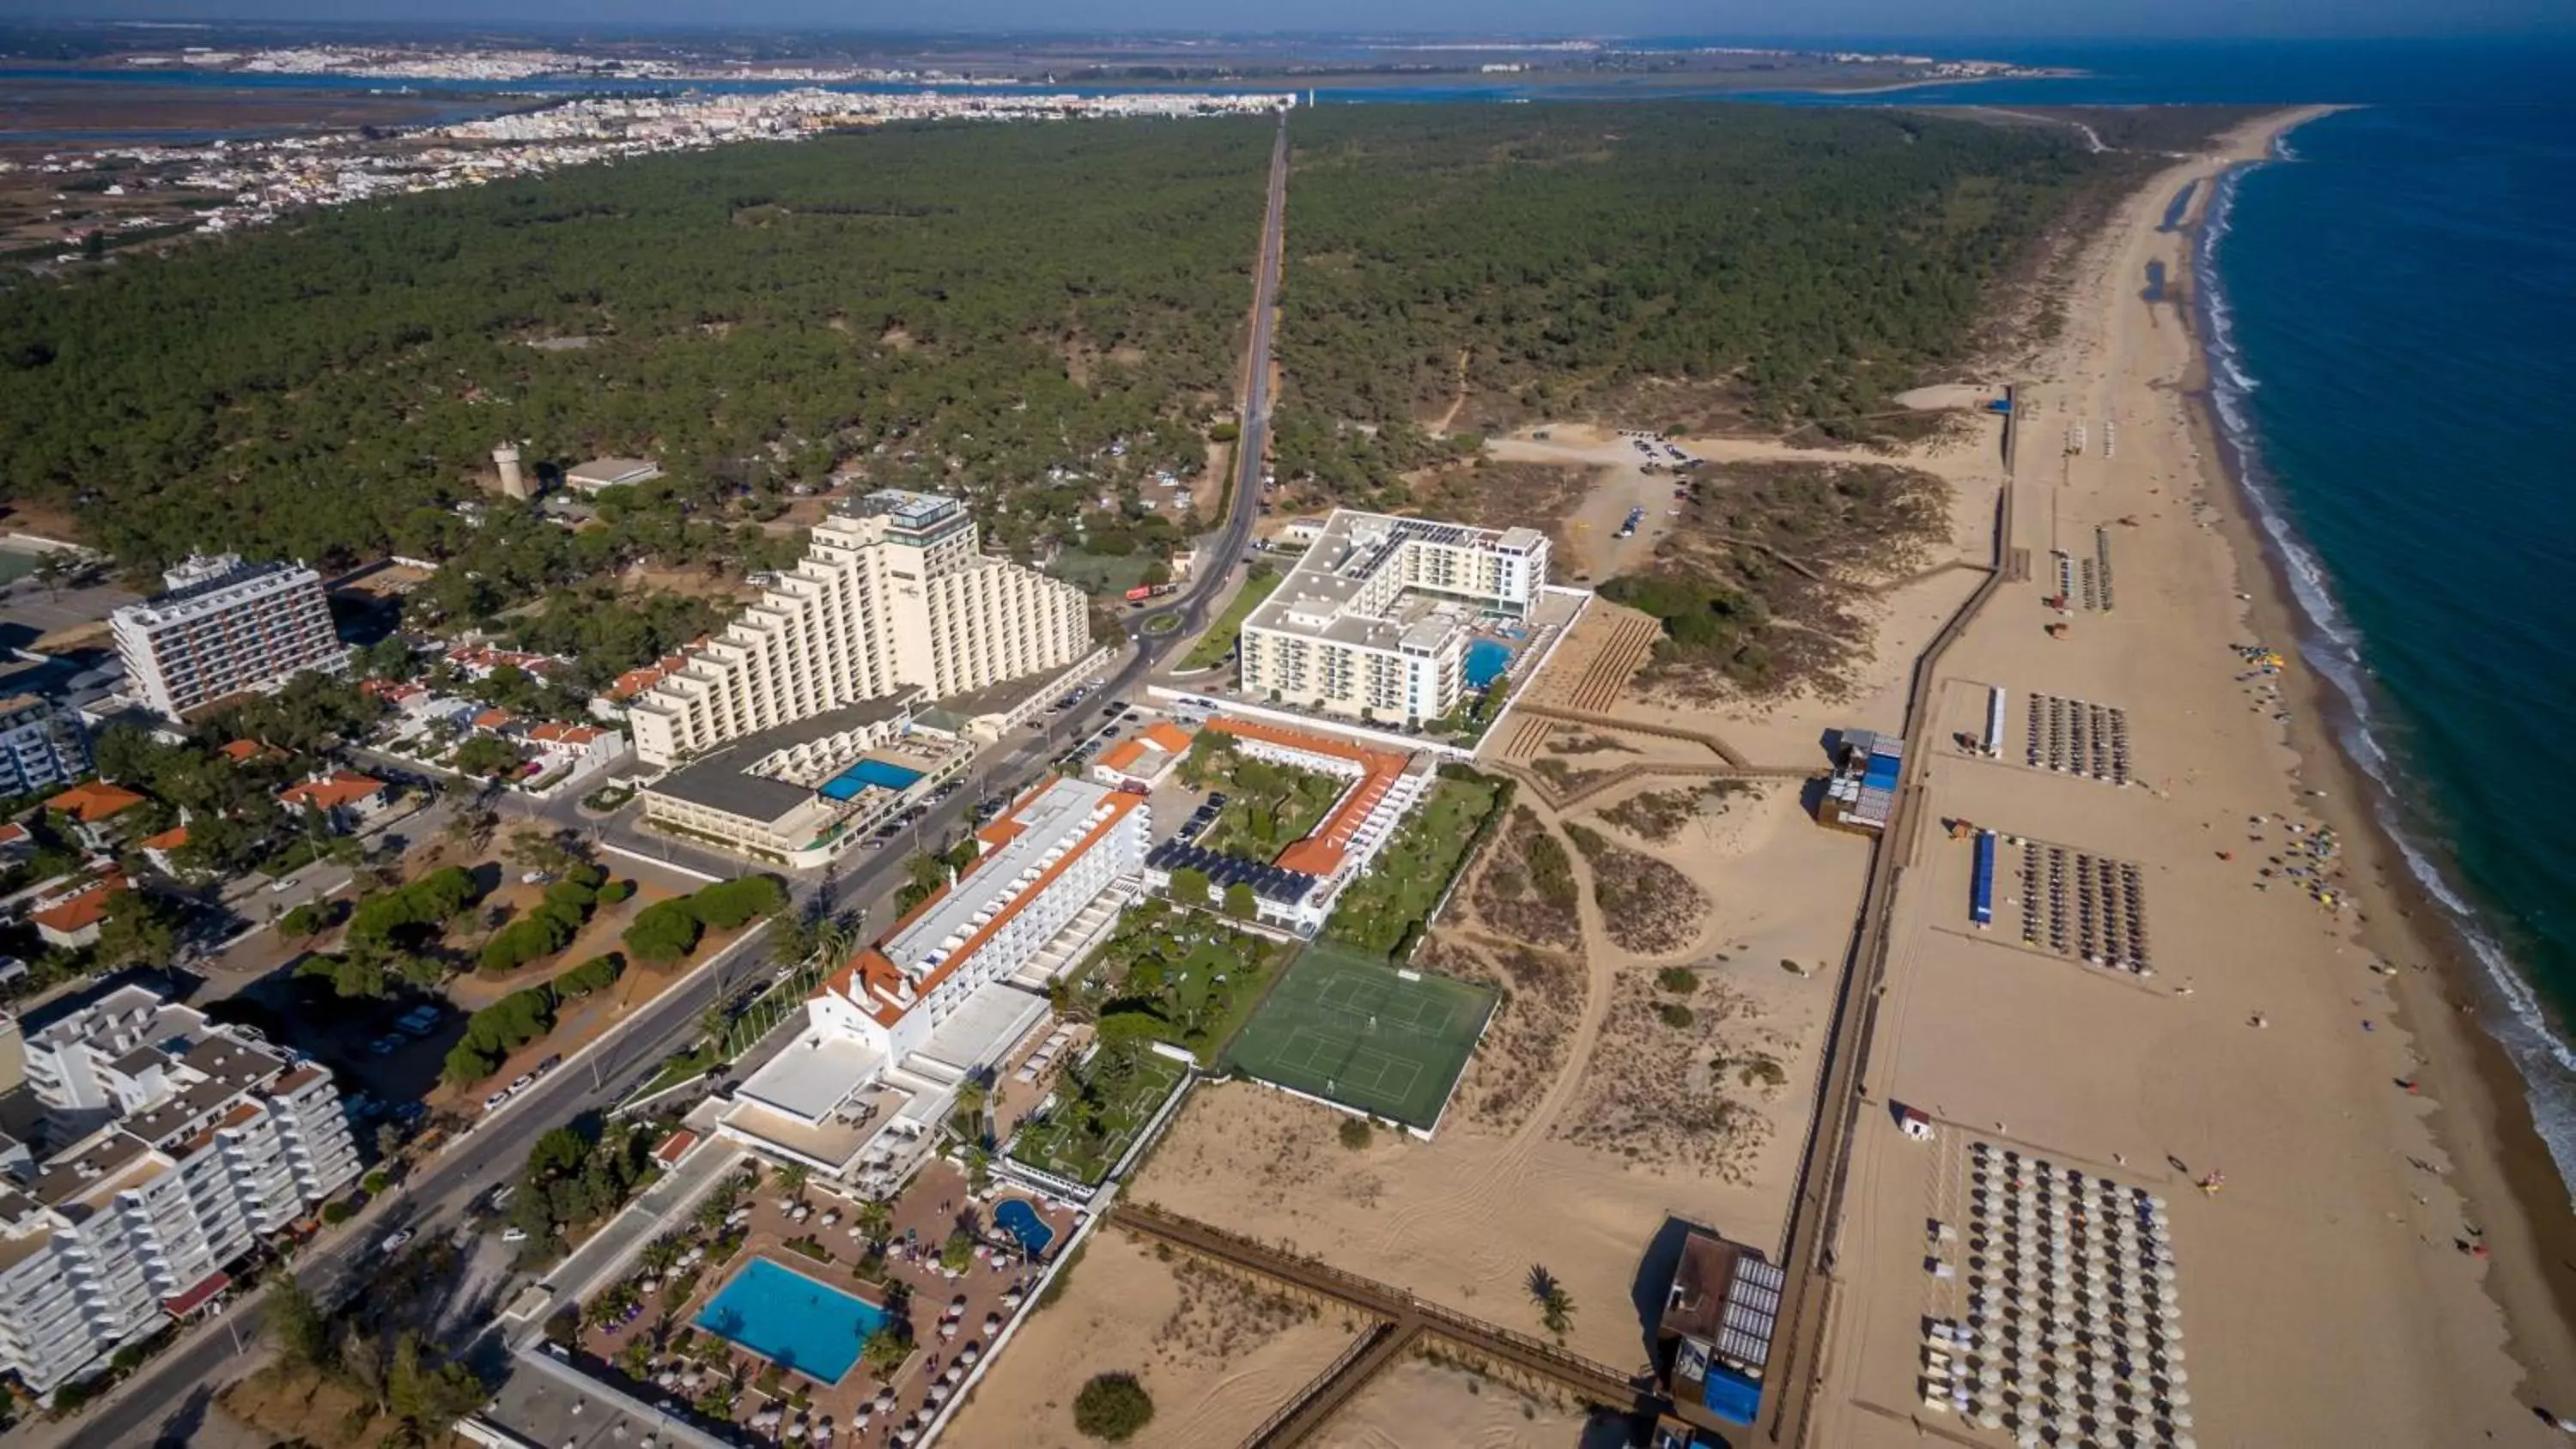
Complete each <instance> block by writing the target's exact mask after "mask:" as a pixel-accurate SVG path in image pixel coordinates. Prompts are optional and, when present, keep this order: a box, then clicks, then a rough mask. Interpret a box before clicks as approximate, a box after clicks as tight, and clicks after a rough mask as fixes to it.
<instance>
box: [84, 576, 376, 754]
mask: <svg viewBox="0 0 2576 1449" xmlns="http://www.w3.org/2000/svg"><path fill="white" fill-rule="evenodd" d="M162 582H163V583H164V584H166V585H167V591H166V592H163V593H159V594H155V595H153V596H152V597H151V598H149V599H146V600H144V601H143V602H142V603H139V604H128V605H126V606H125V607H124V608H122V609H119V610H117V611H116V613H115V615H114V616H113V618H112V620H111V627H112V629H113V630H114V632H115V635H116V652H117V655H118V657H120V658H122V659H123V660H124V661H125V677H126V679H127V681H128V684H129V687H130V688H131V689H132V690H133V691H134V693H135V695H136V697H137V698H139V699H141V700H142V701H143V702H144V703H145V704H146V705H148V706H150V707H151V708H152V709H153V710H155V711H157V712H158V713H160V714H162V715H165V716H167V717H168V718H171V719H174V720H175V719H178V718H180V717H182V716H183V715H185V714H186V713H187V712H188V711H190V710H192V709H195V708H197V707H198V706H199V705H204V704H211V703H213V702H214V701H216V700H219V699H224V698H228V697H230V696H232V695H236V694H243V693H247V692H249V691H252V690H261V689H274V688H276V687H277V686H278V685H281V684H284V683H285V682H286V681H287V680H289V679H291V678H293V677H294V676H295V675H297V674H300V673H302V672H303V671H305V670H308V669H320V670H339V669H346V668H347V667H348V664H349V651H348V649H347V647H346V646H344V645H342V644H341V643H340V636H339V633H338V631H337V630H335V629H333V628H332V625H331V606H330V604H329V602H328V601H327V600H325V599H324V597H323V594H322V576H321V575H320V574H317V573H315V572H314V571H313V570H311V569H309V568H306V567H305V566H304V565H302V564H300V563H283V562H269V563H256V564H246V563H243V562H242V560H241V556H240V555H239V554H230V553H227V554H217V555H215V556H213V557H206V556H203V555H200V556H197V557H193V558H190V559H189V560H188V561H187V562H186V563H184V564H181V565H180V566H178V567H177V568H174V569H171V570H170V571H169V572H167V573H165V574H163V575H162Z"/></svg>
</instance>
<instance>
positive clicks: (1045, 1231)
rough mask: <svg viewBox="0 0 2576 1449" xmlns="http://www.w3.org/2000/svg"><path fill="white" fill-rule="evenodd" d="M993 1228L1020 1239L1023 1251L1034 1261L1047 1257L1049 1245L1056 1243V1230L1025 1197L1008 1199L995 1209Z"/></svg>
mask: <svg viewBox="0 0 2576 1449" xmlns="http://www.w3.org/2000/svg"><path fill="white" fill-rule="evenodd" d="M993 1226H995V1227H997V1228H1000V1229H1001V1230H1002V1231H1003V1232H1006V1233H1009V1234H1010V1235H1011V1236H1012V1237H1014V1238H1017V1239H1019V1240H1020V1249H1021V1251H1023V1252H1025V1253H1027V1254H1028V1255H1029V1256H1030V1257H1031V1258H1033V1259H1034V1258H1043V1257H1045V1256H1046V1250H1047V1244H1049V1243H1052V1242H1054V1241H1055V1229H1053V1228H1051V1227H1048V1226H1047V1225H1046V1220H1045V1219H1044V1218H1041V1217H1039V1216H1038V1210H1037V1209H1036V1208H1035V1207H1033V1206H1031V1205H1030V1203H1029V1200H1028V1199H1027V1198H1024V1197H1015V1198H1009V1199H1006V1200H1005V1201H1004V1202H1003V1203H1002V1205H1001V1206H999V1207H997V1208H995V1209H993Z"/></svg>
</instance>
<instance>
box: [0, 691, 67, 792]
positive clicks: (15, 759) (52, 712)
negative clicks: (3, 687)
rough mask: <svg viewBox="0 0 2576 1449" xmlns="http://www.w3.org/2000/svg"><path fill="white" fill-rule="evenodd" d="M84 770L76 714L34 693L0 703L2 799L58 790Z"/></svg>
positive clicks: (15, 696) (2, 700)
mask: <svg viewBox="0 0 2576 1449" xmlns="http://www.w3.org/2000/svg"><path fill="white" fill-rule="evenodd" d="M88 769H89V740H88V738H87V736H86V735H84V734H83V732H82V730H81V723H80V716H78V715H76V714H73V713H72V712H71V711H69V710H66V709H57V708H56V707H55V706H54V705H53V703H52V702H51V701H49V700H46V699H43V698H41V697H39V696H37V695H33V694H20V695H12V696H11V697H9V698H7V699H0V796H14V795H28V794H33V793H34V792H36V791H38V790H58V789H60V788H62V787H63V786H65V785H68V784H70V783H71V782H72V781H74V780H77V779H79V778H80V777H81V776H82V775H83V774H84V773H86V772H87V771H88Z"/></svg>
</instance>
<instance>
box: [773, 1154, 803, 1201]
mask: <svg viewBox="0 0 2576 1449" xmlns="http://www.w3.org/2000/svg"><path fill="white" fill-rule="evenodd" d="M809 1175H810V1174H808V1173H807V1172H806V1170H805V1164H803V1163H801V1162H786V1163H781V1164H779V1168H778V1190H779V1191H780V1192H782V1193H785V1194H786V1195H787V1196H789V1197H791V1198H798V1197H803V1196H804V1195H805V1181H806V1178H807V1177H808V1176H809Z"/></svg>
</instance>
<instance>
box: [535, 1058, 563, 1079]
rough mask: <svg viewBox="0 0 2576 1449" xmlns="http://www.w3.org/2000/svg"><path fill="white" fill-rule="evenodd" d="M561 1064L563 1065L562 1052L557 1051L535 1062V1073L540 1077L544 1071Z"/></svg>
mask: <svg viewBox="0 0 2576 1449" xmlns="http://www.w3.org/2000/svg"><path fill="white" fill-rule="evenodd" d="M562 1065H563V1053H562V1052H557V1053H555V1054H554V1055H553V1056H550V1057H548V1058H546V1059H545V1060H544V1061H541V1062H539V1063H537V1075H538V1076H541V1077H542V1076H544V1075H545V1074H546V1073H548V1072H551V1071H553V1070H554V1069H555V1068H557V1067H559V1066H562Z"/></svg>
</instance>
